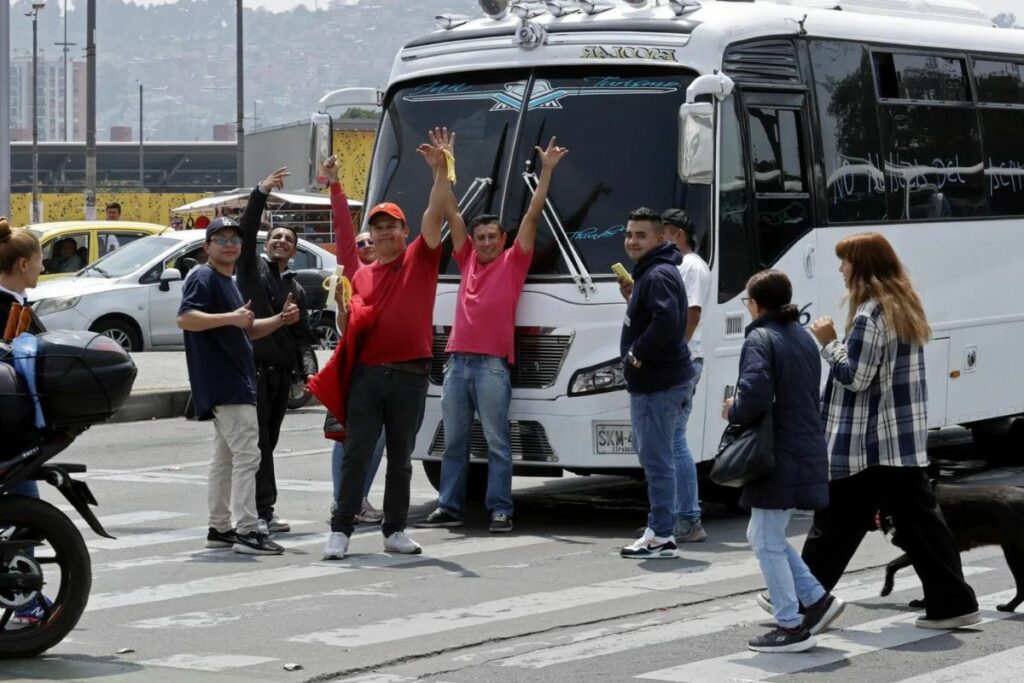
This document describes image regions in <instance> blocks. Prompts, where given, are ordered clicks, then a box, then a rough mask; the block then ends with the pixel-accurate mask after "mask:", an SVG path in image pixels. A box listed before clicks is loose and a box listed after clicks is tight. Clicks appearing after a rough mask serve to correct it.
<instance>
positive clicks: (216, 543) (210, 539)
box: [206, 526, 235, 548]
mask: <svg viewBox="0 0 1024 683" xmlns="http://www.w3.org/2000/svg"><path fill="white" fill-rule="evenodd" d="M234 544H235V530H234V529H228V530H227V531H217V530H216V529H214V528H213V527H212V526H211V527H210V530H209V531H208V532H207V533H206V547H207V548H230V547H231V546H233V545H234Z"/></svg>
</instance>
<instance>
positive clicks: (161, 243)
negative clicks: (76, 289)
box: [79, 235, 182, 277]
mask: <svg viewBox="0 0 1024 683" xmlns="http://www.w3.org/2000/svg"><path fill="white" fill-rule="evenodd" d="M181 243H182V242H181V240H177V239H174V238H172V237H159V236H156V235H152V236H150V237H143V238H142V239H137V240H135V241H134V242H131V243H129V244H126V245H124V246H123V247H121V248H120V249H118V250H117V251H114V252H111V253H109V254H107V255H106V256H104V257H103V258H101V259H100V260H99V261H97V262H96V263H94V264H92V265H91V266H88V267H87V268H86V269H85V270H84V271H82V272H81V273H80V274H79V277H124V276H125V275H128V274H130V273H134V272H135V271H137V270H139V269H140V268H142V267H143V266H145V265H148V264H149V263H151V262H152V261H153V259H155V258H156V257H158V256H160V254H162V253H164V252H165V251H167V250H168V249H170V248H172V247H174V246H177V245H179V244H181Z"/></svg>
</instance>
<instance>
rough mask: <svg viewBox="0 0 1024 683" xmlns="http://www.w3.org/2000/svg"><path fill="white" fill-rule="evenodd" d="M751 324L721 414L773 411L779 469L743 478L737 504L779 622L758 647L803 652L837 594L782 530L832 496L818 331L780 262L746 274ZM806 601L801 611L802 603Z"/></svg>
mask: <svg viewBox="0 0 1024 683" xmlns="http://www.w3.org/2000/svg"><path fill="white" fill-rule="evenodd" d="M747 295H748V296H747V298H746V300H745V302H744V303H746V306H747V310H749V311H750V315H751V317H752V318H753V322H752V323H750V325H749V326H748V327H747V330H746V333H747V337H746V340H745V341H744V342H743V349H742V351H741V352H740V375H739V380H738V381H737V384H736V397H735V399H730V400H728V401H726V403H725V405H724V406H723V408H722V413H723V417H726V418H727V419H728V420H729V421H730V422H732V423H734V424H740V425H756V424H757V423H758V422H759V421H760V420H761V419H762V418H763V417H764V415H765V414H766V413H767V412H768V411H769V410H770V411H772V420H773V426H774V438H773V441H772V444H773V453H774V455H775V470H774V472H772V473H771V474H770V475H768V476H766V477H764V478H762V479H759V480H757V481H754V482H751V483H749V484H747V485H746V486H745V487H744V488H743V494H742V496H741V497H740V504H741V505H742V506H743V507H746V508H749V509H750V525H749V527H748V528H747V540H748V541H750V545H751V547H752V548H753V550H754V555H756V556H757V559H758V561H759V562H760V564H761V573H762V574H763V575H764V579H765V583H766V584H767V586H768V594H769V596H770V602H771V606H772V612H773V614H774V616H775V620H776V622H778V627H777V628H775V629H774V630H772V631H770V632H769V633H767V634H765V635H763V636H759V637H758V638H754V639H753V640H751V641H750V642H749V647H750V649H752V650H756V651H758V652H802V651H804V650H807V649H810V648H812V647H814V645H815V642H814V634H816V633H818V632H820V631H821V630H823V629H824V628H825V627H826V626H828V624H829V623H830V622H831V621H832V620H833V619H835V618H836V617H837V616H839V613H840V612H841V611H842V609H843V603H842V601H841V600H839V599H838V598H835V597H833V596H831V595H829V594H827V593H826V591H825V589H824V588H822V586H821V584H820V583H819V582H818V580H817V579H816V578H814V575H812V574H811V572H810V570H809V569H808V568H807V565H806V564H804V562H803V560H802V559H800V554H799V553H798V552H797V551H796V550H795V549H794V548H793V546H791V545H790V544H789V541H788V540H787V539H786V526H787V525H788V524H789V520H790V518H791V517H792V515H793V512H794V511H795V510H817V509H820V508H823V507H825V506H826V505H827V504H828V455H827V452H826V450H825V437H824V430H823V429H822V424H821V409H820V405H819V386H820V382H821V359H820V357H819V356H818V347H817V344H815V343H814V339H812V338H811V335H810V334H808V332H807V331H806V330H804V329H803V327H801V326H800V324H799V323H798V322H797V320H798V319H799V312H798V311H797V309H796V307H795V306H793V304H792V303H790V301H791V300H792V298H793V286H792V284H791V283H790V281H789V278H788V277H786V274H785V273H783V272H781V271H778V270H765V271H762V272H760V273H757V274H756V275H754V276H753V277H751V278H750V280H749V281H748V282H747ZM801 604H803V606H804V612H805V614H804V617H803V618H801V615H800V613H799V608H800V605H801Z"/></svg>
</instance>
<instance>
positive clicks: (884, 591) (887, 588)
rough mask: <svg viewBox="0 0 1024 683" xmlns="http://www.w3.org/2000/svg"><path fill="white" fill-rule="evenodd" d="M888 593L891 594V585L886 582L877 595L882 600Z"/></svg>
mask: <svg viewBox="0 0 1024 683" xmlns="http://www.w3.org/2000/svg"><path fill="white" fill-rule="evenodd" d="M889 593H892V583H890V582H888V581H887V582H886V583H885V584H884V585H883V586H882V592H881V593H879V595H881V596H882V597H883V598H884V597H885V596H886V595H888V594H889Z"/></svg>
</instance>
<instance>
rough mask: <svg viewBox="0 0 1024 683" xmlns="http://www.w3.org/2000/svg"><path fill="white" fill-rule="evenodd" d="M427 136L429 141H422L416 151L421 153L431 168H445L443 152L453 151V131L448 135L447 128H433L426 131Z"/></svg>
mask: <svg viewBox="0 0 1024 683" xmlns="http://www.w3.org/2000/svg"><path fill="white" fill-rule="evenodd" d="M427 138H428V139H429V140H430V142H429V143H426V142H424V143H423V144H422V145H420V146H419V147H417V148H416V151H417V152H419V153H420V154H421V155H423V158H424V160H426V162H427V165H428V166H430V168H432V169H433V170H435V171H437V170H438V169H445V168H447V162H446V160H445V156H444V153H445V152H446V151H447V152H450V153H452V154H454V153H455V133H452V134H451V135H449V134H448V129H447V128H434V130H429V131H427Z"/></svg>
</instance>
